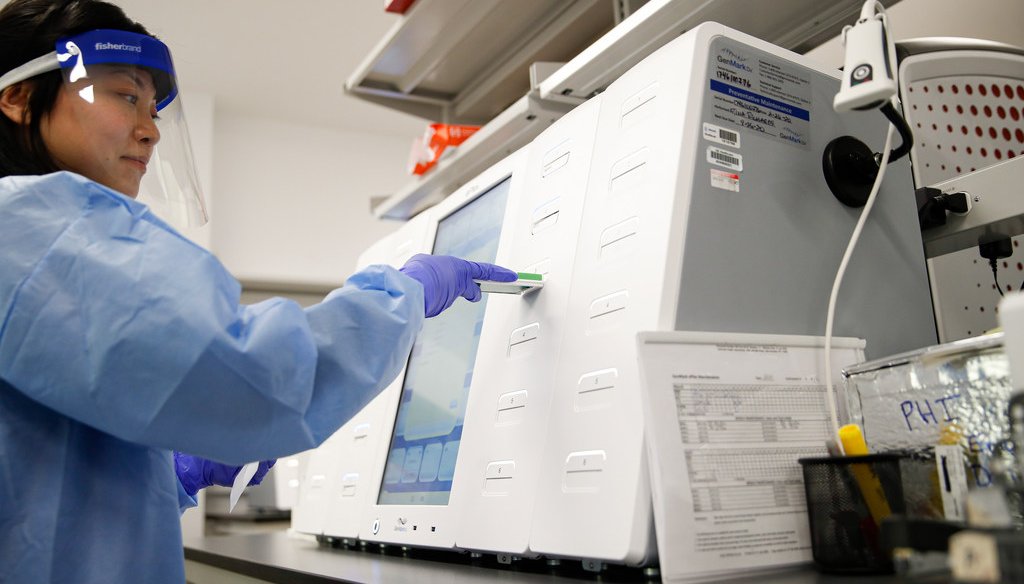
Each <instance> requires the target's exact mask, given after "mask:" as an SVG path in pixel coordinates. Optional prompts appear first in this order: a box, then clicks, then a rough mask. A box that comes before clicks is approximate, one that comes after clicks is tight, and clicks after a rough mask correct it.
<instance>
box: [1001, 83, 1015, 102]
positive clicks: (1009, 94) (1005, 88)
mask: <svg viewBox="0 0 1024 584" xmlns="http://www.w3.org/2000/svg"><path fill="white" fill-rule="evenodd" d="M1003 92H1004V93H1006V97H1007V98H1008V99H1013V88H1012V87H1010V84H1009V83H1007V84H1006V85H1004V86H1003Z"/></svg>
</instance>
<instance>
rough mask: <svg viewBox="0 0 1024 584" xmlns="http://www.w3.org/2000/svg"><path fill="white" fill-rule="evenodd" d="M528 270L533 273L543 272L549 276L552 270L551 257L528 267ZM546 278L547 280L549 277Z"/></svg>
mask: <svg viewBox="0 0 1024 584" xmlns="http://www.w3.org/2000/svg"><path fill="white" fill-rule="evenodd" d="M526 271H527V272H530V273H531V274H541V275H543V276H547V275H548V274H549V273H550V272H551V258H544V259H543V260H541V261H539V262H537V263H535V264H533V265H532V266H530V267H528V268H526ZM544 279H545V280H547V278H544Z"/></svg>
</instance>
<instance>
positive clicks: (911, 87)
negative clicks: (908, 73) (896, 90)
mask: <svg viewBox="0 0 1024 584" xmlns="http://www.w3.org/2000/svg"><path fill="white" fill-rule="evenodd" d="M907 89H908V90H909V91H910V93H914V86H913V85H911V86H910V87H908V88H907Z"/></svg>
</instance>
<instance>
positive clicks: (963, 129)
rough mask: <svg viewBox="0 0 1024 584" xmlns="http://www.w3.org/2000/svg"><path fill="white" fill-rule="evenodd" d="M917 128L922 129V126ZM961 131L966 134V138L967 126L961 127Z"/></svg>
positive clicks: (919, 125)
mask: <svg viewBox="0 0 1024 584" xmlns="http://www.w3.org/2000/svg"><path fill="white" fill-rule="evenodd" d="M917 127H919V128H920V127H921V124H918V125H917ZM960 131H961V132H963V133H964V136H966V135H967V126H960Z"/></svg>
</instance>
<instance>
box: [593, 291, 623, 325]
mask: <svg viewBox="0 0 1024 584" xmlns="http://www.w3.org/2000/svg"><path fill="white" fill-rule="evenodd" d="M628 300H629V291H627V290H622V291H621V292H616V293H614V294H609V295H608V296H602V297H601V298H598V299H597V300H595V301H593V302H591V303H590V318H597V317H599V316H603V315H605V314H609V313H612V312H616V311H619V310H624V309H625V308H626V303H627V301H628Z"/></svg>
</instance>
